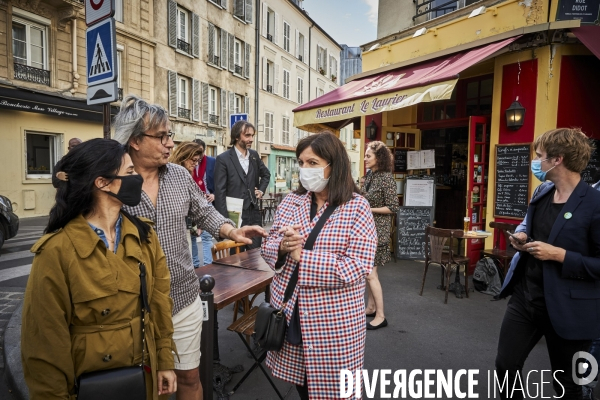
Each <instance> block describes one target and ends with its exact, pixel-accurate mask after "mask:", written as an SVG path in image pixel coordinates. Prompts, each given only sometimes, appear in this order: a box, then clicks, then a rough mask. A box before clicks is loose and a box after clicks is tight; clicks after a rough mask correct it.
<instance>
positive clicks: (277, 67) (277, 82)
mask: <svg viewBox="0 0 600 400" xmlns="http://www.w3.org/2000/svg"><path fill="white" fill-rule="evenodd" d="M274 65H275V79H273V86H274V88H273V93H275V94H279V64H274Z"/></svg>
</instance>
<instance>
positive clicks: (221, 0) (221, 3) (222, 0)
mask: <svg viewBox="0 0 600 400" xmlns="http://www.w3.org/2000/svg"><path fill="white" fill-rule="evenodd" d="M208 1H210V2H211V3H213V4H214V5H216V6H218V7H221V8H224V9H227V0H208ZM234 1H235V0H234Z"/></svg>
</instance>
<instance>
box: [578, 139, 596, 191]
mask: <svg viewBox="0 0 600 400" xmlns="http://www.w3.org/2000/svg"><path fill="white" fill-rule="evenodd" d="M593 142H594V144H595V145H596V150H595V151H594V152H593V153H592V156H591V157H590V162H589V163H588V165H587V167H585V169H584V170H583V171H581V179H583V180H584V182H586V183H589V184H592V183H596V182H598V179H599V178H598V177H597V176H596V175H597V174H598V172H600V149H599V148H598V145H599V144H600V140H593ZM594 178H595V179H594Z"/></svg>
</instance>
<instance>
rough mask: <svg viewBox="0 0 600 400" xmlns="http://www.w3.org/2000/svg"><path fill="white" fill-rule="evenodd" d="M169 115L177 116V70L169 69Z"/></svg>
mask: <svg viewBox="0 0 600 400" xmlns="http://www.w3.org/2000/svg"><path fill="white" fill-rule="evenodd" d="M168 78H169V115H170V116H171V117H177V72H174V71H169V72H168Z"/></svg>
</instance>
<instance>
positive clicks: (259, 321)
mask: <svg viewBox="0 0 600 400" xmlns="http://www.w3.org/2000/svg"><path fill="white" fill-rule="evenodd" d="M336 208H337V206H336V207H327V208H326V209H325V211H323V215H321V218H319V220H318V221H317V223H316V225H315V227H314V228H313V230H312V231H311V232H310V235H308V239H306V243H305V244H304V248H305V249H307V250H312V248H313V245H314V243H315V240H316V239H317V236H318V235H319V232H321V228H323V225H325V222H327V220H328V219H329V217H330V216H331V214H333V212H334V211H335V209H336ZM281 258H282V259H285V256H283V257H281ZM278 263H279V260H278ZM298 269H299V268H298V266H296V268H295V269H294V272H293V273H292V276H291V277H290V281H289V282H288V285H287V287H286V288H285V294H284V296H283V303H282V307H281V308H280V309H277V308H275V307H273V306H272V305H271V304H269V303H267V302H263V303H261V305H260V306H259V307H258V313H257V314H256V322H255V323H254V331H255V333H256V341H257V342H258V344H259V345H260V347H261V348H263V349H264V350H267V351H279V350H281V348H282V347H283V342H284V341H285V334H286V328H287V321H286V320H285V314H284V312H283V309H284V308H285V305H286V304H287V302H288V301H289V300H290V299H291V298H292V294H293V293H294V289H295V288H296V283H297V282H298ZM296 309H297V304H295V305H294V310H295V312H294V314H297V313H296ZM292 318H293V317H292ZM292 328H294V334H293V335H291V336H292V337H293V339H292V341H290V343H292V344H300V343H302V340H301V337H300V336H301V335H300V324H299V323H297V325H295V326H294V327H292ZM288 336H290V335H289V334H288ZM289 339H290V338H289V337H288V340H289Z"/></svg>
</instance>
